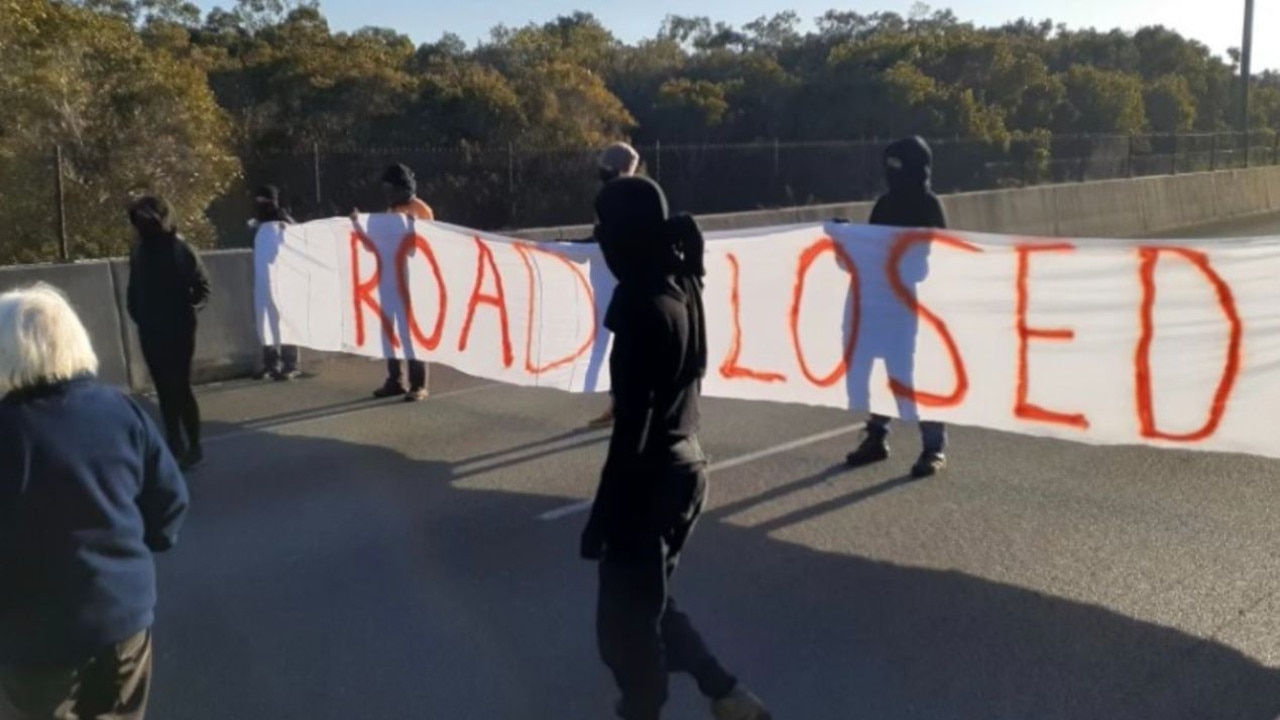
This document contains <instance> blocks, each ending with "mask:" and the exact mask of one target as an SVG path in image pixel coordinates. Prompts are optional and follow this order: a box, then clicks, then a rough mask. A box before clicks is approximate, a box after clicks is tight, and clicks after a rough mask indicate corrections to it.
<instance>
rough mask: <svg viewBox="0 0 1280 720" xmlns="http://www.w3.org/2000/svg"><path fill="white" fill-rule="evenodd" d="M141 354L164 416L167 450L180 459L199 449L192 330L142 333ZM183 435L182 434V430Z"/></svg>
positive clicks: (198, 411)
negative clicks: (192, 384) (184, 434)
mask: <svg viewBox="0 0 1280 720" xmlns="http://www.w3.org/2000/svg"><path fill="white" fill-rule="evenodd" d="M141 341H142V357H143V359H144V360H146V362H147V370H148V371H149V372H150V373H151V382H152V383H153V384H154V385H155V386H156V396H157V397H158V398H159V400H160V416H161V417H162V418H164V434H165V438H166V439H167V440H168V441H169V449H170V450H171V451H173V454H174V455H175V456H176V457H178V458H181V457H182V456H183V455H184V454H186V452H187V451H188V450H198V449H199V448H200V406H199V405H197V404H196V394H195V392H194V391H193V390H192V389H191V358H192V357H193V356H194V355H195V352H196V334H195V329H194V328H192V329H191V330H189V331H188V330H185V329H184V330H181V331H178V332H173V333H162V332H145V333H142V337H141ZM184 430H185V431H186V437H185V438H184V437H183V431H184Z"/></svg>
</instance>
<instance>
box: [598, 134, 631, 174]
mask: <svg viewBox="0 0 1280 720" xmlns="http://www.w3.org/2000/svg"><path fill="white" fill-rule="evenodd" d="M600 167H601V169H604V170H611V171H613V172H616V173H618V174H619V175H623V176H625V175H635V174H636V169H637V168H639V167H640V153H638V152H636V149H635V148H633V147H631V146H630V145H628V144H627V143H624V142H617V143H614V144H612V145H610V146H609V147H607V148H605V149H604V152H602V153H600Z"/></svg>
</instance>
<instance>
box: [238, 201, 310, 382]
mask: <svg viewBox="0 0 1280 720" xmlns="http://www.w3.org/2000/svg"><path fill="white" fill-rule="evenodd" d="M267 223H284V224H285V225H292V224H293V223H294V220H293V217H292V216H291V215H289V212H288V211H287V210H285V209H284V208H283V207H281V206H280V190H279V189H278V188H276V187H275V186H274V185H266V186H264V187H261V188H259V189H258V191H257V192H255V193H254V194H253V218H252V219H250V220H249V227H250V228H251V229H252V230H253V231H254V232H255V233H256V232H257V230H258V228H260V227H262V226H263V225H266V224H267ZM256 377H257V379H259V380H265V379H266V378H271V379H273V380H296V379H298V378H299V377H302V371H301V370H299V369H298V346H297V345H284V344H280V345H274V344H273V345H264V346H263V347H262V372H260V373H258V375H257V376H256Z"/></svg>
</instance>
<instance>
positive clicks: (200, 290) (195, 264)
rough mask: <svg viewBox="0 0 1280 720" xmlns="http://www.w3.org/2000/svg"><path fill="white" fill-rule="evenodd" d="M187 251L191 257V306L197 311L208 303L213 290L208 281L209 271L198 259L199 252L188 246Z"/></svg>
mask: <svg viewBox="0 0 1280 720" xmlns="http://www.w3.org/2000/svg"><path fill="white" fill-rule="evenodd" d="M187 253H188V255H189V256H190V258H191V260H190V262H191V307H193V308H195V309H196V311H197V312H199V311H201V310H203V309H204V306H205V305H208V304H209V297H210V295H212V294H213V290H212V289H211V286H210V283H209V271H208V270H207V269H206V268H205V266H204V261H203V260H201V259H200V253H198V252H196V251H195V250H194V249H193V248H190V247H188V248H187Z"/></svg>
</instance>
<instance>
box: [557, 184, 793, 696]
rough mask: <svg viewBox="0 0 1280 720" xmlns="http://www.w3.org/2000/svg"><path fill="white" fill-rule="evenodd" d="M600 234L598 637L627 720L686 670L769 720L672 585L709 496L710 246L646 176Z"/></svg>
mask: <svg viewBox="0 0 1280 720" xmlns="http://www.w3.org/2000/svg"><path fill="white" fill-rule="evenodd" d="M596 215H597V217H598V218H599V221H600V222H599V224H598V225H597V228H596V238H597V239H598V240H599V241H600V247H601V251H602V253H603V255H604V258H605V262H606V263H607V264H608V266H609V269H610V271H611V272H613V274H614V275H615V277H616V278H617V280H618V287H617V289H616V290H615V291H614V294H613V298H612V300H611V301H610V304H609V309H608V312H607V313H606V319H605V323H606V325H607V326H608V328H609V329H610V330H612V331H613V334H614V344H613V351H612V354H611V355H610V358H609V365H610V372H611V373H612V377H613V392H614V406H615V413H616V420H615V424H614V428H613V437H612V439H611V440H610V443H609V452H608V458H607V460H606V461H605V465H604V469H603V471H602V473H601V478H600V485H599V488H598V489H597V492H596V496H595V500H594V503H593V505H592V508H591V515H590V518H589V519H588V521H587V524H586V527H585V528H584V530H583V532H582V536H581V545H580V554H581V556H582V557H583V558H585V559H588V560H596V561H598V562H599V580H600V587H599V598H598V605H597V615H596V632H597V640H598V643H599V649H600V654H601V657H602V659H603V660H604V663H605V664H606V665H607V666H608V667H609V669H610V670H611V671H612V673H613V676H614V679H615V680H616V682H617V684H618V687H619V689H620V690H621V691H622V698H621V700H619V702H618V705H617V707H616V710H617V714H618V715H619V717H622V718H625V719H626V720H658V718H659V716H660V714H661V711H662V706H663V705H664V704H665V702H666V700H667V674H668V673H670V672H685V673H689V674H690V675H692V676H693V677H694V679H695V680H696V681H697V683H698V687H699V689H700V690H701V692H702V693H703V695H705V696H706V697H708V698H709V699H710V700H711V707H712V713H713V715H714V717H715V718H716V719H717V720H768V718H769V717H770V715H769V712H768V710H766V709H765V707H764V705H763V703H761V702H760V700H759V699H758V698H756V697H755V696H754V695H752V694H751V693H750V691H748V690H747V689H746V688H745V687H743V686H742V685H741V684H740V683H739V682H738V680H737V679H736V678H735V677H734V676H733V675H730V674H729V673H728V672H727V671H726V670H725V669H724V668H723V667H722V666H721V665H720V662H719V661H718V660H717V659H716V657H715V656H714V655H712V654H711V651H710V650H708V648H707V646H706V643H705V642H704V641H703V639H702V638H701V637H700V636H699V634H698V631H697V630H696V629H695V628H694V626H693V623H692V621H691V620H690V619H689V617H688V616H687V615H685V614H684V613H683V612H682V611H681V610H680V608H679V607H678V606H677V605H676V601H675V599H674V598H672V597H671V594H670V581H671V577H672V574H673V573H674V572H675V569H676V565H677V563H678V561H679V558H680V555H681V553H682V552H683V550H684V548H685V545H686V543H687V541H688V539H689V536H690V534H691V533H692V531H693V527H694V523H695V522H696V520H697V519H698V515H699V514H700V513H701V511H702V507H703V503H704V500H705V497H706V489H707V459H706V456H705V455H704V454H703V452H702V448H701V446H700V445H699V443H698V436H697V433H698V424H699V417H700V415H699V408H698V396H699V393H700V389H701V383H702V378H703V376H704V375H705V373H706V367H707V339H706V316H705V313H704V311H703V305H702V278H703V275H704V274H705V271H704V268H703V238H702V233H701V232H700V231H699V229H698V226H697V224H696V222H695V221H694V220H693V219H692V218H691V217H688V216H679V217H675V218H670V219H668V217H667V204H666V198H665V197H664V196H663V194H662V190H661V188H659V187H658V185H657V184H656V183H654V182H653V181H651V180H648V179H646V178H638V177H632V178H621V179H618V180H615V181H613V182H610V183H609V184H608V185H607V186H605V188H604V190H603V191H602V192H601V193H600V196H599V197H598V198H597V199H596Z"/></svg>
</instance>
